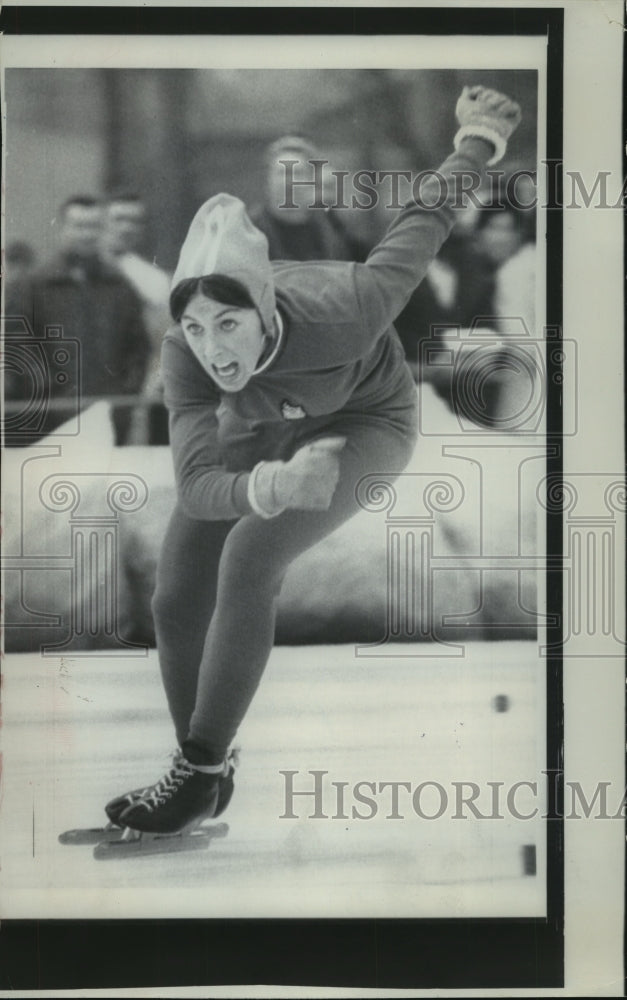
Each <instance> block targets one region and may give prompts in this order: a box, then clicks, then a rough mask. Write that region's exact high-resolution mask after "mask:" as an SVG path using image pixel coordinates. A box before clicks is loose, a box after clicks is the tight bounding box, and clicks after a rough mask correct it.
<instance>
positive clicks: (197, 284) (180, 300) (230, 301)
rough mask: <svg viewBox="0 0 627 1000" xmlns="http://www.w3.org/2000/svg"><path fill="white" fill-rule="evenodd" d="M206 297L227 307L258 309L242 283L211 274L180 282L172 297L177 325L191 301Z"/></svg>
mask: <svg viewBox="0 0 627 1000" xmlns="http://www.w3.org/2000/svg"><path fill="white" fill-rule="evenodd" d="M197 293H198V294H199V295H204V296H205V298H207V299H213V301H214V302H221V303H223V304H224V305H225V306H237V308H238V309H256V306H255V303H254V302H253V300H252V298H251V294H250V292H249V291H248V289H247V288H246V286H245V285H242V283H241V281H237V279H236V278H229V277H228V275H226V274H209V275H205V276H204V277H202V278H185V279H184V280H183V281H179V283H178V285H177V286H176V288H174V289H173V291H172V293H171V295H170V313H171V315H172V319H173V320H174V322H175V323H178V322H179V321H180V319H181V316H182V315H183V313H184V311H185V307H186V305H187V303H188V302H189V300H190V299H192V298H193V297H194V295H196V294H197Z"/></svg>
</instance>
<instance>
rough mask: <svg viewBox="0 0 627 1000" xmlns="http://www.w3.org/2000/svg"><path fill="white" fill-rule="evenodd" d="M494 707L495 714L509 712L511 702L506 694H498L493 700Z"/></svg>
mask: <svg viewBox="0 0 627 1000" xmlns="http://www.w3.org/2000/svg"><path fill="white" fill-rule="evenodd" d="M492 707H493V708H494V711H495V712H508V711H509V708H510V701H509V698H508V696H507V695H506V694H497V695H495V696H494V698H493V699H492Z"/></svg>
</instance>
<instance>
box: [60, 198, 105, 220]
mask: <svg viewBox="0 0 627 1000" xmlns="http://www.w3.org/2000/svg"><path fill="white" fill-rule="evenodd" d="M74 205H77V206H78V207H79V208H100V206H101V205H102V202H101V201H100V200H99V199H98V198H94V196H93V195H91V194H76V195H73V196H72V197H71V198H66V200H65V201H64V202H63V204H62V205H61V207H60V208H59V214H60V215H61V218H64V216H66V215H67V212H68V209H70V208H72V207H73V206H74Z"/></svg>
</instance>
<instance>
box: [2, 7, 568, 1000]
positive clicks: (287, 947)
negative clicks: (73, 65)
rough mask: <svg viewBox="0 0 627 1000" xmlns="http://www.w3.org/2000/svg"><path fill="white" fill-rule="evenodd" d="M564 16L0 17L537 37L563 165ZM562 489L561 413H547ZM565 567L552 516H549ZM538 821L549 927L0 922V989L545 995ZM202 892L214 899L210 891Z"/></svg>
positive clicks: (556, 834)
mask: <svg viewBox="0 0 627 1000" xmlns="http://www.w3.org/2000/svg"><path fill="white" fill-rule="evenodd" d="M563 19H564V15H563V10H561V9H555V8H523V9H520V8H518V9H517V8H516V7H513V6H511V7H507V8H498V9H495V8H465V7H461V8H457V9H451V8H448V9H446V8H437V7H430V8H410V9H408V8H330V7H326V8H318V9H315V8H310V7H307V8H249V7H245V8H237V7H230V8H205V7H202V8H198V7H191V8H185V7H180V8H172V7H167V8H166V7H161V8H146V7H143V8H139V7H137V8H132V7H131V8H129V7H106V8H105V7H26V8H24V7H19V6H16V5H8V6H7V5H5V6H4V7H3V8H2V11H1V12H0V30H1V31H2V32H3V33H5V34H8V35H31V34H40V35H46V34H50V35H56V34H70V35H71V34H90V35H94V34H126V35H133V34H148V35H149V34H155V35H158V34H167V35H177V34H193V35H202V34H211V35H216V34H234V35H238V34H259V35H264V34H287V35H289V34H298V35H302V34H308V33H313V34H341V35H357V36H359V35H368V34H370V35H373V34H374V35H387V34H402V35H410V34H427V35H430V34H433V35H442V34H444V35H446V34H456V35H472V34H482V35H547V36H548V67H547V82H548V117H547V158H548V159H550V160H554V161H557V163H558V164H560V165H561V160H562V100H563V36H564V24H563ZM551 178H552V179H551V182H550V183H551V185H552V186H553V190H552V191H550V192H549V195H550V197H551V195H552V196H553V198H554V200H553V204H554V205H555V206H556V207H555V208H554V209H552V210H550V211H549V212H548V213H547V225H548V246H549V248H550V252H549V253H548V255H547V322H548V325H550V326H553V327H557V328H559V329H561V324H562V211H561V208H560V207H559V206H561V204H562V202H561V197H560V194H561V192H560V187H561V167H560V168H559V169H558V170H556V171H554V172H551ZM548 381H549V385H550V384H551V380H550V379H549V380H548ZM547 416H548V431H549V441H555V442H556V444H557V448H556V449H555V454H554V455H553V456H552V457H549V459H548V462H547V472H548V473H549V474H550V475H552V476H558V477H561V473H562V457H561V447H560V439H561V431H562V425H561V418H562V414H561V408H560V403H559V399H558V398H557V393H554V394H553V395H552V396H550V398H549V404H548V411H547ZM547 531H548V552H549V555H550V556H552V557H553V558H554V559H556V560H561V557H562V518H561V514H560V513H559V512H558V513H549V514H548V518H547ZM547 589H548V595H547V596H548V603H549V607H548V608H547V611H548V613H549V614H550V615H551V614H553V615H555V616H556V620H557V622H559V623H560V624H558V625H556V627H555V628H554V629H552V630H551V632H550V635H549V642H556V643H558V644H559V642H560V640H561V609H562V593H561V574H560V573H554V574H549V586H548V588H547ZM547 666H548V670H547V769H548V770H553V771H555V772H556V774H557V776H558V779H559V777H560V776H561V771H562V748H563V698H562V662H561V657H560V656H553V657H552V658H551V659H549V660H548V661H547ZM551 787H552V789H553V791H552V793H551V801H550V810H551V815H552V816H553V817H554V818H553V819H551V820H550V821H548V822H547V849H548V882H547V890H548V916H547V919H539V918H532V919H502V920H498V919H482V920H479V919H463V920H451V919H419V920H405V919H362V920H336V919H334V920H259V919H256V920H252V919H251V920H216V919H211V920H163V919H156V920H152V921H151V920H148V921H143V920H142V921H139V920H107V921H105V920H98V919H92V920H86V921H77V920H45V921H40V920H8V921H3V922H2V925H1V927H0V968H1V970H2V971H1V979H0V988H2V989H5V990H19V989H52V990H55V989H56V990H58V989H81V988H83V989H86V988H94V989H98V988H99V989H106V988H115V987H125V988H133V987H146V988H159V987H162V988H163V987H174V986H206V987H209V986H215V985H226V984H229V985H236V984H241V985H247V984H266V985H293V986H329V987H332V986H335V987H340V986H352V987H363V988H366V987H372V988H374V987H378V988H382V987H389V988H403V987H404V988H414V989H415V988H421V989H428V988H439V989H449V990H450V989H454V988H485V989H496V988H503V987H509V988H526V989H533V988H545V989H546V988H551V987H563V985H564V856H563V841H564V838H563V833H564V823H563V819H562V818H561V817H562V814H563V808H562V803H563V791H562V785H561V781H560V780H556V781H555V782H554V783H553V784H552V786H551ZM208 891H210V890H208Z"/></svg>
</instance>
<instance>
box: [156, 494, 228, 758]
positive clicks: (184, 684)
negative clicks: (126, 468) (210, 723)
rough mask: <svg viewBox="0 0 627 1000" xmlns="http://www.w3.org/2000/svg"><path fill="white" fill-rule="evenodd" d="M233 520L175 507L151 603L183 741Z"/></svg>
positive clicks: (165, 680)
mask: <svg viewBox="0 0 627 1000" xmlns="http://www.w3.org/2000/svg"><path fill="white" fill-rule="evenodd" d="M233 524H234V522H233V521H228V522H224V521H195V520H192V519H191V518H189V517H187V516H186V514H184V512H183V511H182V510H181V508H180V507H176V509H175V510H174V512H173V514H172V517H171V519H170V524H169V527H168V530H167V533H166V536H165V539H164V543H163V547H162V550H161V555H160V558H159V566H158V569H157V586H156V590H155V594H154V597H153V602H152V609H153V615H154V620H155V631H156V635H157V648H158V651H159V664H160V667H161V674H162V677H163V685H164V687H165V691H166V696H167V699H168V705H169V707H170V714H171V715H172V719H173V722H174V727H175V730H176V736H177V740H178V742H179V744H181V743H182V742H183V740H184V739H185V737H186V736H187V733H188V729H189V721H190V718H191V715H192V712H193V710H194V705H195V702H196V688H197V682H198V670H199V668H200V662H201V657H202V651H203V646H204V643H205V636H206V634H207V628H208V626H209V622H210V621H211V616H212V614H213V610H214V606H215V600H216V588H217V577H218V565H219V561H220V554H221V552H222V547H223V545H224V540H225V538H226V537H227V535H228V533H229V531H230V529H231V528H232V527H233Z"/></svg>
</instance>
